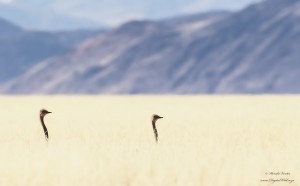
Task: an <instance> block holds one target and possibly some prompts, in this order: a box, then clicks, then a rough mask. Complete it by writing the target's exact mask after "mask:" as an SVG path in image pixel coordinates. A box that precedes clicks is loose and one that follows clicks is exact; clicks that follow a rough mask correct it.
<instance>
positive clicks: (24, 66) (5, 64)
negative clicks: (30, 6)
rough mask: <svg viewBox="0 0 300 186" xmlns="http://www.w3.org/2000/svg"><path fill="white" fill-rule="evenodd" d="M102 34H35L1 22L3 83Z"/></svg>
mask: <svg viewBox="0 0 300 186" xmlns="http://www.w3.org/2000/svg"><path fill="white" fill-rule="evenodd" d="M99 33H100V31H70V32H52V33H51V32H35V31H24V30H22V29H21V28H19V27H18V26H15V25H13V24H10V23H8V22H7V21H4V20H0V43H1V45H0V83H2V82H5V81H7V80H9V79H10V78H13V77H16V76H18V75H20V74H21V73H23V72H25V70H28V69H29V68H30V67H32V66H33V65H35V64H36V63H38V62H40V61H41V60H44V59H46V58H49V57H52V56H56V55H61V54H63V53H65V52H67V51H69V50H70V49H72V48H73V47H75V46H76V45H77V44H79V43H80V42H82V41H83V40H85V39H88V38H90V37H93V36H96V35H98V34H99Z"/></svg>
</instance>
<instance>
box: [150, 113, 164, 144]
mask: <svg viewBox="0 0 300 186" xmlns="http://www.w3.org/2000/svg"><path fill="white" fill-rule="evenodd" d="M161 118H163V117H160V116H159V115H156V114H153V115H152V127H153V132H154V137H155V141H156V143H157V142H158V133H157V129H156V126H155V123H156V121H157V120H158V119H161Z"/></svg>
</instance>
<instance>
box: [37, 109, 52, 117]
mask: <svg viewBox="0 0 300 186" xmlns="http://www.w3.org/2000/svg"><path fill="white" fill-rule="evenodd" d="M50 113H52V112H49V111H47V110H45V109H42V110H41V111H40V115H41V117H44V116H46V115H47V114H50Z"/></svg>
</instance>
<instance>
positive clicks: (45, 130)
mask: <svg viewBox="0 0 300 186" xmlns="http://www.w3.org/2000/svg"><path fill="white" fill-rule="evenodd" d="M50 113H52V112H49V111H47V110H45V109H42V110H40V120H41V124H42V126H43V129H44V133H45V138H46V141H48V139H49V135H48V130H47V127H46V125H45V123H44V117H45V116H46V115H47V114H50Z"/></svg>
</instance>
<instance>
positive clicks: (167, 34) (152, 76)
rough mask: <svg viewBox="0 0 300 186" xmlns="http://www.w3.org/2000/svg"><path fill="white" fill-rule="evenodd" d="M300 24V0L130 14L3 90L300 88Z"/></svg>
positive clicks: (81, 91)
mask: <svg viewBox="0 0 300 186" xmlns="http://www.w3.org/2000/svg"><path fill="white" fill-rule="evenodd" d="M299 25H300V1H299V0H265V1H262V2H260V3H257V4H253V5H251V6H249V7H247V8H245V9H243V10H240V11H238V12H231V13H230V12H214V13H210V14H206V15H205V16H204V15H197V16H195V15H193V16H185V17H178V18H174V19H169V20H164V21H147V20H145V21H131V22H128V23H125V24H123V25H121V26H119V27H117V28H113V29H111V30H108V31H106V32H105V33H101V34H97V35H96V36H93V37H91V38H89V39H88V40H85V41H82V42H80V43H79V44H78V45H77V46H76V47H75V48H74V49H72V50H68V51H67V52H66V53H63V54H61V53H60V54H58V55H55V56H54V57H51V58H45V59H43V60H40V61H39V62H37V63H35V64H34V65H31V66H30V68H29V67H28V68H27V69H28V70H27V71H24V73H20V74H18V75H16V76H14V77H13V78H11V79H10V80H8V81H5V82H4V83H2V84H1V85H0V92H2V93H7V94H103V93H104V94H145V93H146V94H199V93H200V94H244V93H246V94H248V93H252V94H260V93H300V83H298V76H299V75H300V63H299V59H300V53H299V51H300V27H299ZM0 26H1V24H0ZM11 29H13V30H14V28H11ZM16 32H18V29H17V30H16ZM25 38H27V39H28V37H25ZM28 40H30V39H28ZM37 46H40V45H37ZM54 49H55V47H54ZM46 51H48V50H46ZM29 56H31V57H35V54H34V53H31V55H29ZM36 61H37V60H36ZM0 64H1V61H0ZM1 69H2V67H1Z"/></svg>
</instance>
